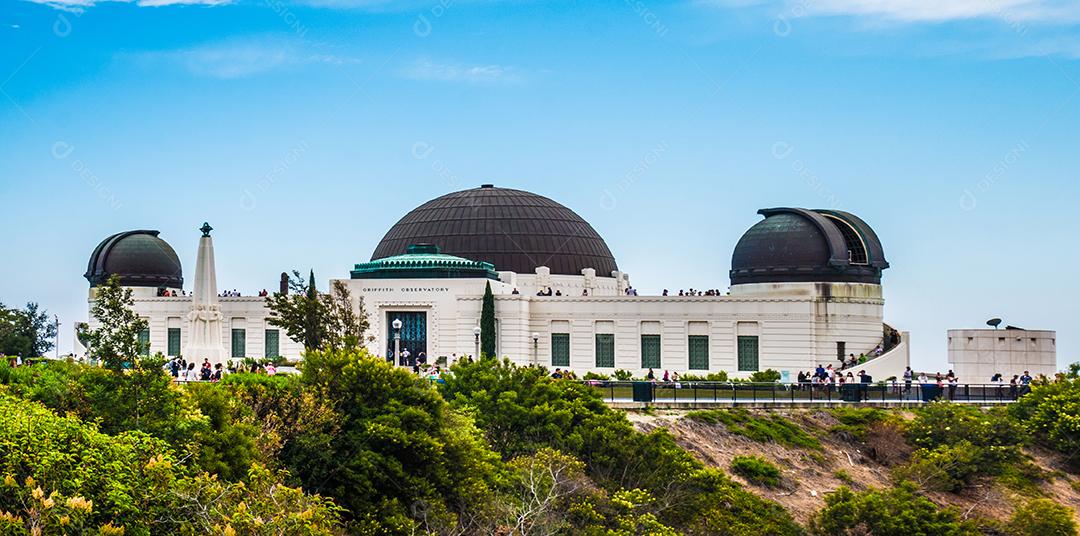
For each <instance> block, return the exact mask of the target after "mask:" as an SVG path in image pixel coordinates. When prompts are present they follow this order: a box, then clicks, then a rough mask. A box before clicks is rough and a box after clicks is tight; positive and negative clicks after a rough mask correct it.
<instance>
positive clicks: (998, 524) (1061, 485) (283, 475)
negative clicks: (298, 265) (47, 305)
mask: <svg viewBox="0 0 1080 536" xmlns="http://www.w3.org/2000/svg"><path fill="white" fill-rule="evenodd" d="M1078 404H1080V380H1077V379H1076V378H1075V375H1074V376H1073V377H1070V378H1061V379H1060V381H1058V382H1056V383H1053V384H1046V385H1037V386H1036V387H1035V388H1034V391H1033V392H1032V394H1031V395H1028V396H1027V397H1025V398H1024V399H1023V400H1022V401H1021V402H1020V403H1018V404H1015V405H1013V406H1011V407H1009V408H999V409H994V410H989V411H983V410H979V409H977V408H969V407H960V406H953V405H949V404H944V403H942V404H934V405H932V406H929V407H927V408H925V409H920V410H916V411H914V412H906V413H894V412H886V411H882V410H874V409H861V408H844V409H835V410H822V411H809V410H803V411H791V412H767V413H766V412H756V411H746V410H710V411H703V412H690V413H664V414H656V413H655V412H649V413H647V414H646V413H632V414H627V413H625V412H621V411H617V410H613V409H611V408H609V407H608V406H606V405H605V404H604V403H603V402H602V400H601V399H600V396H599V394H598V393H597V392H596V391H595V390H594V389H592V388H590V387H588V386H586V385H583V384H581V383H578V382H572V381H566V380H554V379H552V378H550V377H549V375H548V373H547V371H545V370H544V369H541V368H535V367H519V366H515V365H513V364H511V363H509V362H508V361H499V360H494V359H485V360H481V361H478V362H462V363H458V364H456V365H455V366H454V367H453V369H452V374H447V375H444V376H443V378H442V380H441V381H440V382H436V383H432V382H430V381H428V380H425V379H421V378H417V377H416V376H414V375H412V374H410V373H409V372H408V371H405V370H402V369H400V368H397V367H393V366H391V365H390V364H387V363H386V362H385V361H383V360H381V359H378V358H374V357H371V356H369V355H367V354H366V353H365V352H364V351H362V350H336V351H319V352H309V353H308V354H307V356H306V359H305V362H304V364H303V374H302V375H299V376H280V375H278V376H266V375H260V374H235V375H230V376H226V378H225V379H224V380H223V381H221V382H219V383H200V384H192V385H184V386H181V385H176V384H174V383H172V382H171V381H170V378H169V376H168V375H167V374H165V373H164V372H163V371H162V369H161V363H160V362H157V361H155V360H154V359H152V358H149V359H143V360H139V361H136V362H135V366H134V368H133V369H128V370H107V369H100V368H94V367H88V366H85V365H81V364H77V363H70V362H58V361H51V362H44V363H39V364H35V365H33V366H24V367H18V368H12V367H10V366H9V365H8V364H7V363H6V362H5V361H4V360H0V534H74V533H79V534H281V535H284V534H364V535H399V534H400V535H405V534H409V535H413V534H432V535H538V534H545V535H547V534H584V535H597V536H599V535H604V536H630V535H643V534H660V535H665V534H671V535H674V534H690V535H713V534H734V535H742V534H747V535H751V534H752V535H762V534H770V535H771V534H778V535H788V534H791V535H795V534H808V533H810V534H838V535H839V534H850V535H856V534H880V535H892V534H905V535H907V534H928V535H929V534H1012V535H1027V534H1038V535H1040V536H1052V535H1058V534H1063V535H1068V534H1076V520H1075V515H1076V514H1075V513H1076V510H1077V508H1078V505H1080V502H1078V501H1080V484H1077V482H1078V480H1080V478H1078V477H1077V465H1078V463H1077V462H1078V461H1080V459H1078V458H1076V457H1074V456H1072V455H1073V453H1075V452H1076V451H1077V450H1076V447H1077V445H1078V443H1077V440H1076V438H1077V437H1078V435H1077V432H1078V431H1080V430H1078V429H1077V428H1076V427H1077V422H1076V421H1077V419H1076V418H1075V416H1076V415H1077V410H1076V408H1077V405H1078Z"/></svg>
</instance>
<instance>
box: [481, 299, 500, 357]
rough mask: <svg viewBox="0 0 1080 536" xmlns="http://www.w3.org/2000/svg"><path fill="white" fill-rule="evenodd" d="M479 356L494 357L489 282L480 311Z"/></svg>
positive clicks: (493, 321)
mask: <svg viewBox="0 0 1080 536" xmlns="http://www.w3.org/2000/svg"><path fill="white" fill-rule="evenodd" d="M480 356H481V357H497V356H496V355H495V295H493V294H492V293H491V281H488V283H487V288H485V289H484V306H483V308H482V309H481V310H480Z"/></svg>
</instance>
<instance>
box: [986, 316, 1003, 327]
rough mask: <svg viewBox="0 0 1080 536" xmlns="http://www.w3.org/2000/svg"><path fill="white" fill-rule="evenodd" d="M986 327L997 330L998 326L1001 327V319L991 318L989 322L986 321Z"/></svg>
mask: <svg viewBox="0 0 1080 536" xmlns="http://www.w3.org/2000/svg"><path fill="white" fill-rule="evenodd" d="M986 325H987V326H990V327H992V328H994V329H997V328H998V326H1000V325H1001V319H1000V318H991V319H990V320H987V321H986Z"/></svg>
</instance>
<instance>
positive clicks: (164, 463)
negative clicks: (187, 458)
mask: <svg viewBox="0 0 1080 536" xmlns="http://www.w3.org/2000/svg"><path fill="white" fill-rule="evenodd" d="M27 423H32V426H28V425H27ZM0 445H18V448H4V449H2V450H0V452H2V455H0V512H4V514H0V528H3V529H4V530H5V532H4V533H5V534H42V533H44V534H72V533H78V531H77V530H75V529H77V528H87V529H91V530H87V533H100V534H150V533H152V532H153V533H159V534H184V535H187V534H209V533H218V534H221V533H225V534H229V533H234V534H235V533H247V534H251V533H256V532H255V528H256V527H258V529H257V530H258V533H260V534H286V533H287V534H340V533H341V532H342V530H341V526H340V524H339V523H338V510H337V508H336V507H334V506H333V504H332V503H330V502H329V501H327V500H326V499H323V498H320V497H313V496H310V495H305V494H303V493H302V492H301V491H300V490H298V489H294V488H289V487H287V486H283V485H282V480H283V479H284V478H285V475H283V474H277V473H272V472H270V471H268V470H266V469H263V468H261V467H259V466H252V468H251V470H250V471H249V472H248V475H247V482H246V483H244V484H240V483H236V484H228V483H225V482H223V481H221V480H219V479H217V478H216V477H212V476H209V475H206V474H196V475H195V476H190V475H189V474H188V473H187V472H186V471H185V470H184V469H183V467H182V466H181V465H180V464H179V463H178V462H177V460H176V458H175V457H174V456H173V454H172V452H171V450H170V449H169V448H168V446H167V445H165V444H164V442H162V441H161V440H160V439H156V438H154V437H151V436H149V435H147V434H145V433H141V432H123V433H120V434H117V435H115V436H111V435H108V434H104V433H102V432H100V431H99V430H98V429H97V427H96V426H95V425H93V424H87V423H84V422H81V421H80V420H79V419H77V418H76V417H73V416H66V417H60V416H57V415H55V414H53V413H51V412H50V411H49V410H47V409H45V408H44V407H42V406H41V405H40V404H36V403H27V402H26V401H25V400H19V399H16V398H14V397H11V396H8V395H0ZM53 508H56V511H55V512H53V510H52V509H53ZM57 514H59V515H57ZM65 515H67V516H68V518H67V519H66V521H65V520H64V519H63V516H65ZM35 523H36V527H37V529H38V530H35V529H34V527H35ZM72 524H74V528H73V527H72ZM226 527H231V531H230V530H228V529H227V528H226Z"/></svg>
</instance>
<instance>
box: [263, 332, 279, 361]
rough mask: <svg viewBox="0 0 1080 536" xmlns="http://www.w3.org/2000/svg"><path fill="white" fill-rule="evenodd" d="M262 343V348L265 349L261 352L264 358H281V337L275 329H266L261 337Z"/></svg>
mask: <svg viewBox="0 0 1080 536" xmlns="http://www.w3.org/2000/svg"><path fill="white" fill-rule="evenodd" d="M263 341H264V342H265V344H264V345H263V348H265V349H266V351H265V352H263V355H264V357H281V335H280V334H279V333H278V330H276V329H268V330H266V333H265V334H264V335H263Z"/></svg>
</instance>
